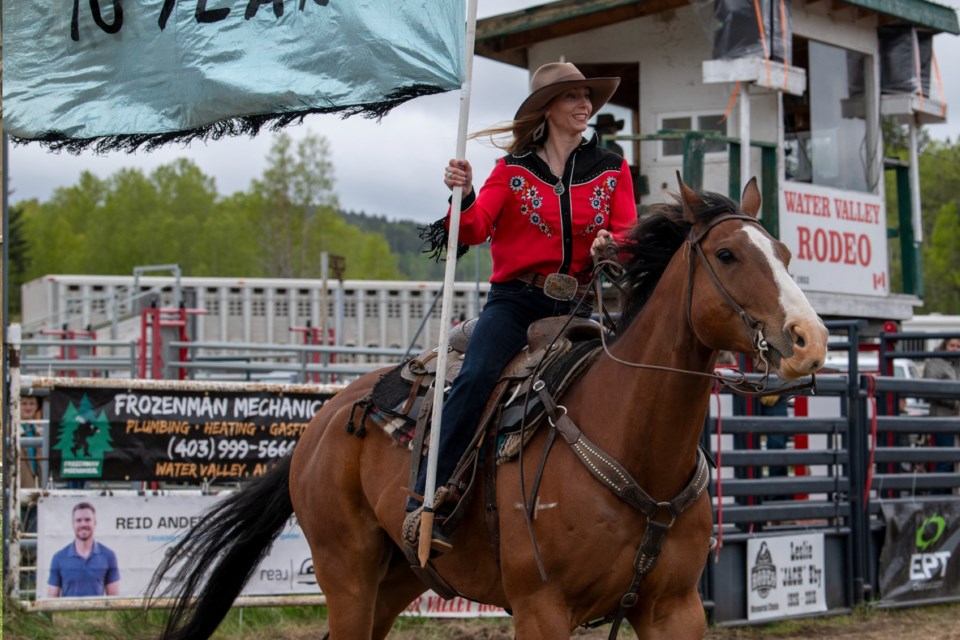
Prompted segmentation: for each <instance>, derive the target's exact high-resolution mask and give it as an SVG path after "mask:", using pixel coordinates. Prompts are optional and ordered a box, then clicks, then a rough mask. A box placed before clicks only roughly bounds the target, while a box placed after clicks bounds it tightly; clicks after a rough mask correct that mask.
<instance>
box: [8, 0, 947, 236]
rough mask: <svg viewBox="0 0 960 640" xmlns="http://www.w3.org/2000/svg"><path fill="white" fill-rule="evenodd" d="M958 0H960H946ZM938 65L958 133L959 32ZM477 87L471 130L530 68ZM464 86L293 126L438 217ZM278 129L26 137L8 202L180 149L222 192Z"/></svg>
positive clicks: (238, 182)
mask: <svg viewBox="0 0 960 640" xmlns="http://www.w3.org/2000/svg"><path fill="white" fill-rule="evenodd" d="M542 3H543V0H533V1H530V0H479V15H480V17H484V16H489V15H495V14H498V13H503V12H506V11H512V10H516V9H520V8H523V7H525V6H531V5H535V4H542ZM945 3H947V4H950V5H951V6H954V7H960V0H946V2H945ZM934 46H935V50H936V53H937V58H938V60H939V62H940V70H941V72H942V74H943V82H944V85H945V90H946V93H947V99H948V104H949V105H950V113H949V114H948V117H949V119H950V123H949V124H942V125H932V126H930V127H928V131H929V132H930V134H931V135H932V136H933V137H934V138H936V139H944V138H946V137H949V138H950V139H951V140H956V139H957V137H958V135H960V74H957V73H956V72H955V71H954V67H953V61H956V60H957V59H960V37H957V36H952V35H946V34H941V35H938V36H936V37H935V38H934ZM473 74H474V75H473V80H474V85H473V95H472V98H471V102H470V120H469V130H470V131H476V130H478V129H482V128H484V127H487V126H490V125H493V124H497V123H500V122H503V121H505V120H507V119H509V118H510V116H511V115H512V114H513V113H514V111H515V110H516V108H517V106H519V104H520V102H522V100H523V98H524V97H526V94H527V91H528V89H527V83H528V74H527V72H526V71H525V70H522V69H519V68H516V67H512V66H508V65H504V64H501V63H499V62H494V61H492V60H489V59H486V58H482V57H477V58H475V61H474V71H473ZM459 101H460V92H459V91H455V92H449V93H445V94H441V95H436V96H427V97H424V98H418V99H415V100H411V101H409V102H407V103H405V104H403V105H401V106H400V107H397V108H396V109H394V110H393V111H392V112H391V113H390V114H389V115H387V116H386V117H385V118H383V120H381V121H380V122H379V123H378V122H376V121H374V120H367V119H365V118H362V117H356V116H355V117H352V118H348V119H346V120H343V119H341V118H339V117H338V116H336V115H314V116H310V117H308V118H306V120H305V121H304V124H303V125H300V126H298V127H289V128H288V129H287V130H288V131H289V132H290V133H291V135H293V136H294V137H296V136H299V135H303V133H304V132H305V131H307V130H309V131H312V132H314V133H317V134H320V135H323V136H325V137H326V138H327V139H328V140H329V142H330V147H331V151H332V156H333V163H334V167H335V172H336V185H335V190H336V193H337V195H338V197H339V199H340V204H341V207H342V208H344V209H348V210H355V211H365V212H366V213H369V214H384V215H387V216H388V217H390V218H393V219H412V220H417V221H421V222H422V221H430V220H434V219H436V218H438V217H440V215H442V214H443V213H444V211H445V210H446V201H447V196H448V195H449V191H448V190H447V189H446V188H445V187H444V185H443V182H442V171H443V167H444V166H445V165H446V163H447V160H448V159H449V158H450V157H452V156H453V155H454V152H455V150H456V134H457V120H458V115H459ZM271 139H272V134H270V133H265V134H262V135H260V136H258V137H257V138H253V139H251V138H247V137H241V138H232V139H228V140H220V141H217V142H209V143H193V144H191V145H190V146H188V147H183V146H180V145H173V146H170V147H169V148H166V149H163V150H160V151H153V152H150V153H146V152H141V153H136V154H126V153H111V154H108V155H105V156H96V155H93V154H89V153H85V154H82V155H80V156H73V155H70V154H68V153H65V152H64V153H60V154H54V153H50V152H48V151H45V150H44V149H43V148H42V147H40V146H38V145H35V144H30V145H23V146H15V145H11V147H10V156H9V162H10V164H9V167H10V189H11V198H10V201H11V202H12V203H16V202H18V201H20V200H25V199H30V198H38V199H40V200H46V199H48V198H49V197H50V195H51V194H52V192H53V190H54V189H55V188H57V187H62V186H69V185H72V184H75V183H76V181H77V178H78V176H79V174H80V172H81V171H83V170H85V169H86V170H89V171H91V172H93V173H94V174H96V175H98V176H100V177H107V176H109V175H110V174H112V173H113V172H115V171H117V170H118V169H120V168H123V167H139V168H141V169H142V170H144V171H145V172H149V171H150V170H151V169H153V168H154V167H156V166H158V165H160V164H165V163H168V162H171V161H172V160H174V159H175V158H178V157H188V158H190V159H191V160H193V161H194V162H195V163H196V164H197V165H198V166H199V167H200V169H201V170H202V171H203V172H204V173H206V174H207V175H210V176H213V177H214V179H215V180H216V186H217V190H218V191H219V192H220V193H221V194H224V195H227V194H231V193H234V192H236V191H241V190H245V189H247V188H248V187H249V186H250V181H251V180H252V179H253V178H257V177H259V176H260V175H261V173H262V172H263V169H264V166H265V161H266V155H267V151H268V150H269V147H270V142H271ZM500 155H502V152H501V151H500V150H498V149H494V148H490V147H489V145H483V144H481V143H480V142H477V141H470V142H469V143H468V145H467V157H468V158H469V159H470V161H471V162H472V163H473V164H474V167H475V169H476V171H477V174H478V175H477V179H478V181H482V179H483V178H484V177H485V176H486V175H487V174H488V173H489V171H490V169H491V168H492V167H493V164H494V162H495V160H496V158H497V157H499V156H500Z"/></svg>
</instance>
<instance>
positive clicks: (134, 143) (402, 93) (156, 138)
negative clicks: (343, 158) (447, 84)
mask: <svg viewBox="0 0 960 640" xmlns="http://www.w3.org/2000/svg"><path fill="white" fill-rule="evenodd" d="M444 91H446V89H441V88H439V87H435V86H431V85H424V84H416V85H412V86H410V87H404V88H402V89H397V90H396V91H394V92H393V93H391V94H390V95H388V96H387V97H386V98H385V99H384V100H382V101H380V102H373V103H370V104H360V105H351V106H330V107H320V108H317V109H304V110H302V111H295V112H292V113H277V114H268V115H254V116H239V117H236V118H230V119H228V120H221V121H220V122H214V123H212V124H209V125H206V126H203V127H198V128H196V129H190V130H188V131H172V132H167V133H143V134H137V133H133V134H120V135H115V136H102V137H96V138H68V137H67V136H65V135H63V134H62V133H60V132H58V131H48V132H46V133H43V134H41V135H39V136H37V137H36V138H18V137H13V136H11V140H13V142H14V143H16V144H27V143H30V142H39V143H40V144H41V145H42V146H44V147H46V148H48V149H49V150H51V151H58V152H59V151H67V152H68V153H72V154H75V155H76V154H79V153H80V152H81V151H86V150H92V151H93V152H94V153H97V154H103V153H107V152H110V151H126V152H127V153H133V152H134V151H138V150H140V149H143V150H145V151H153V150H154V149H158V148H160V147H162V146H164V145H166V144H171V143H179V144H184V145H187V144H190V143H191V142H193V141H195V140H203V141H206V140H219V139H220V138H223V137H227V136H239V135H249V136H250V137H253V136H255V135H257V134H258V133H260V131H261V130H262V129H264V128H266V129H268V130H269V131H279V130H280V129H282V128H283V127H286V126H287V125H290V124H300V123H302V122H303V119H304V118H305V117H307V116H308V115H310V114H312V113H339V114H340V115H341V116H342V117H344V118H349V117H350V116H355V115H362V116H363V117H365V118H371V119H372V118H376V119H377V120H379V119H380V118H382V117H383V116H385V115H387V114H388V113H390V111H391V110H392V109H393V108H394V107H396V106H399V105H401V104H403V103H404V102H406V101H407V100H412V99H413V98H419V97H420V96H428V95H433V94H435V93H443V92H444Z"/></svg>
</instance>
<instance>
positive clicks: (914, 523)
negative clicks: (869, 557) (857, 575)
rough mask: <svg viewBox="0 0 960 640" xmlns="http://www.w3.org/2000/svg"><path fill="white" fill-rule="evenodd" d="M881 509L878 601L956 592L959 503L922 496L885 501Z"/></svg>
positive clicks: (959, 568) (959, 590) (936, 596)
mask: <svg viewBox="0 0 960 640" xmlns="http://www.w3.org/2000/svg"><path fill="white" fill-rule="evenodd" d="M883 515H884V519H885V520H886V522H887V533H886V538H885V540H884V545H883V550H882V552H881V553H880V567H879V582H880V593H881V596H882V598H883V601H885V602H909V601H919V600H935V599H939V598H948V597H956V596H958V595H960V561H958V558H957V553H958V547H960V503H958V502H957V501H955V500H946V499H939V500H938V499H925V500H924V501H922V502H911V503H908V504H893V505H890V504H885V505H883Z"/></svg>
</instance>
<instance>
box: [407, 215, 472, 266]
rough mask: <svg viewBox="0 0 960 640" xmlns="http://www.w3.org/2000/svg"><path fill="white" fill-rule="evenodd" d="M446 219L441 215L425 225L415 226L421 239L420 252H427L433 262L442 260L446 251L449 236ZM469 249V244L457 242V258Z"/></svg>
mask: <svg viewBox="0 0 960 640" xmlns="http://www.w3.org/2000/svg"><path fill="white" fill-rule="evenodd" d="M446 220H447V219H446V217H443V218H440V219H439V220H437V221H436V222H434V223H432V224H429V225H427V226H425V227H417V229H418V230H419V231H420V239H421V240H423V244H421V245H420V246H421V250H420V253H425V254H427V257H429V258H432V259H433V261H434V262H440V261H441V260H443V254H444V253H446V251H447V242H448V240H449V239H450V237H449V235H448V234H447V225H446ZM422 247H426V248H422ZM469 250H470V247H469V245H465V244H463V243H462V242H458V243H457V260H459V259H460V258H462V257H463V256H464V254H465V253H466V252H467V251H469Z"/></svg>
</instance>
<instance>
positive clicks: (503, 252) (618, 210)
mask: <svg viewBox="0 0 960 640" xmlns="http://www.w3.org/2000/svg"><path fill="white" fill-rule="evenodd" d="M462 209H463V210H462V212H461V215H460V235H459V241H460V242H461V243H462V244H481V243H483V242H485V241H486V240H487V238H489V239H490V252H491V254H492V256H493V275H492V276H491V278H490V281H491V282H506V281H509V280H513V279H514V278H516V277H517V276H519V275H521V274H523V273H526V272H530V271H533V272H536V273H540V274H543V275H548V274H550V273H555V272H559V273H567V274H570V275H573V276H576V277H577V278H578V279H580V280H581V281H582V282H585V281H587V280H589V273H590V271H591V269H592V267H593V259H592V258H591V256H590V246H591V245H592V244H593V240H594V238H596V236H597V232H598V231H599V230H600V229H607V230H608V231H610V232H611V233H613V234H614V237H615V238H616V239H617V241H618V242H620V241H621V239H622V238H623V236H624V235H625V234H626V232H627V231H628V230H629V229H631V228H632V227H633V226H634V224H636V221H637V207H636V200H635V198H634V195H633V181H632V179H631V177H630V168H629V166H628V165H627V162H626V160H624V159H623V158H621V157H620V156H618V155H616V154H614V153H612V152H610V151H607V150H606V149H602V148H600V147H599V146H598V145H597V143H596V137H595V136H594V138H593V139H591V140H589V141H587V140H584V142H583V143H581V145H580V146H579V147H578V148H577V149H576V150H575V151H574V152H573V153H572V154H571V155H570V158H569V159H568V160H567V164H566V167H565V168H564V174H563V177H562V178H561V179H560V180H559V181H558V179H557V177H556V176H554V175H553V174H552V173H551V171H550V169H549V167H548V166H547V164H546V163H545V162H544V161H543V160H542V159H541V158H540V157H539V156H538V155H537V154H536V153H533V152H532V151H531V152H527V153H523V154H519V155H508V156H505V157H503V158H501V159H500V160H498V161H497V164H496V166H495V167H494V169H493V172H492V173H491V174H490V177H489V178H487V181H486V183H485V184H484V185H483V188H482V189H481V190H480V193H479V195H477V194H476V190H474V191H472V192H471V193H470V195H468V196H466V197H465V198H464V200H463V205H462ZM449 216H450V213H449V211H448V212H447V225H448V226H449V224H450V217H449ZM564 225H570V232H569V233H567V234H566V237H567V239H566V240H565V234H564Z"/></svg>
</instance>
